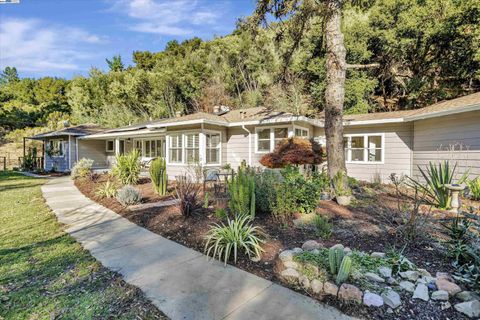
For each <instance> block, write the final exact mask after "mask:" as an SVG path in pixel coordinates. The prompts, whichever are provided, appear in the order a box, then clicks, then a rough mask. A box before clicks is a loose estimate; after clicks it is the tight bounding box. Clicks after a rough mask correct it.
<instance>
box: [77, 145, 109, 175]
mask: <svg viewBox="0 0 480 320" xmlns="http://www.w3.org/2000/svg"><path fill="white" fill-rule="evenodd" d="M82 158H86V159H92V160H93V168H107V167H109V162H108V159H107V153H106V152H105V140H81V139H79V140H78V159H79V160H80V159H82Z"/></svg>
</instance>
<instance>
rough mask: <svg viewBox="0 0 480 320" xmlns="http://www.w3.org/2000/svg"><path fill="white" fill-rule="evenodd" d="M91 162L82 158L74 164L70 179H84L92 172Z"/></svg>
mask: <svg viewBox="0 0 480 320" xmlns="http://www.w3.org/2000/svg"><path fill="white" fill-rule="evenodd" d="M92 166H93V160H91V159H86V158H82V159H80V160H78V161H77V163H75V165H74V166H73V168H72V172H71V174H70V176H71V178H72V179H74V180H75V179H84V178H86V177H88V176H89V174H90V172H92Z"/></svg>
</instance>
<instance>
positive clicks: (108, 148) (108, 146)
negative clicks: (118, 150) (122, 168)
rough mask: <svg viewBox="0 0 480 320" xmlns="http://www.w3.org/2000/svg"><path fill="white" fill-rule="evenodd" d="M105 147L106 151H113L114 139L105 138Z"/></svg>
mask: <svg viewBox="0 0 480 320" xmlns="http://www.w3.org/2000/svg"><path fill="white" fill-rule="evenodd" d="M105 149H106V151H107V152H114V151H115V141H114V140H107V141H106V142H105Z"/></svg>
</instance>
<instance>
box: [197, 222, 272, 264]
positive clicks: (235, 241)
mask: <svg viewBox="0 0 480 320" xmlns="http://www.w3.org/2000/svg"><path fill="white" fill-rule="evenodd" d="M250 219H251V218H250V216H248V215H244V216H240V217H237V218H236V219H233V220H228V223H227V224H221V225H219V224H214V226H213V227H212V228H211V229H210V231H209V232H208V234H207V236H206V239H207V242H206V244H205V253H206V255H207V256H212V257H213V258H215V257H217V258H218V259H219V260H223V261H224V263H225V265H226V264H227V262H228V260H229V259H230V257H231V255H232V253H233V261H234V262H235V263H236V262H237V255H238V251H239V250H243V252H244V253H245V254H246V255H247V256H249V257H259V256H260V254H261V253H262V252H263V251H264V250H263V249H262V247H261V244H262V243H264V242H265V241H264V240H263V237H264V236H265V234H264V232H263V231H262V230H261V229H260V227H258V226H252V225H251V224H250Z"/></svg>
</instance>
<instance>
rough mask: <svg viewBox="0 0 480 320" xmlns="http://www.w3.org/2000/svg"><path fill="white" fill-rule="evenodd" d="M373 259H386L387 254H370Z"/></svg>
mask: <svg viewBox="0 0 480 320" xmlns="http://www.w3.org/2000/svg"><path fill="white" fill-rule="evenodd" d="M370 256H371V257H372V258H385V253H384V252H372V254H370Z"/></svg>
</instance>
